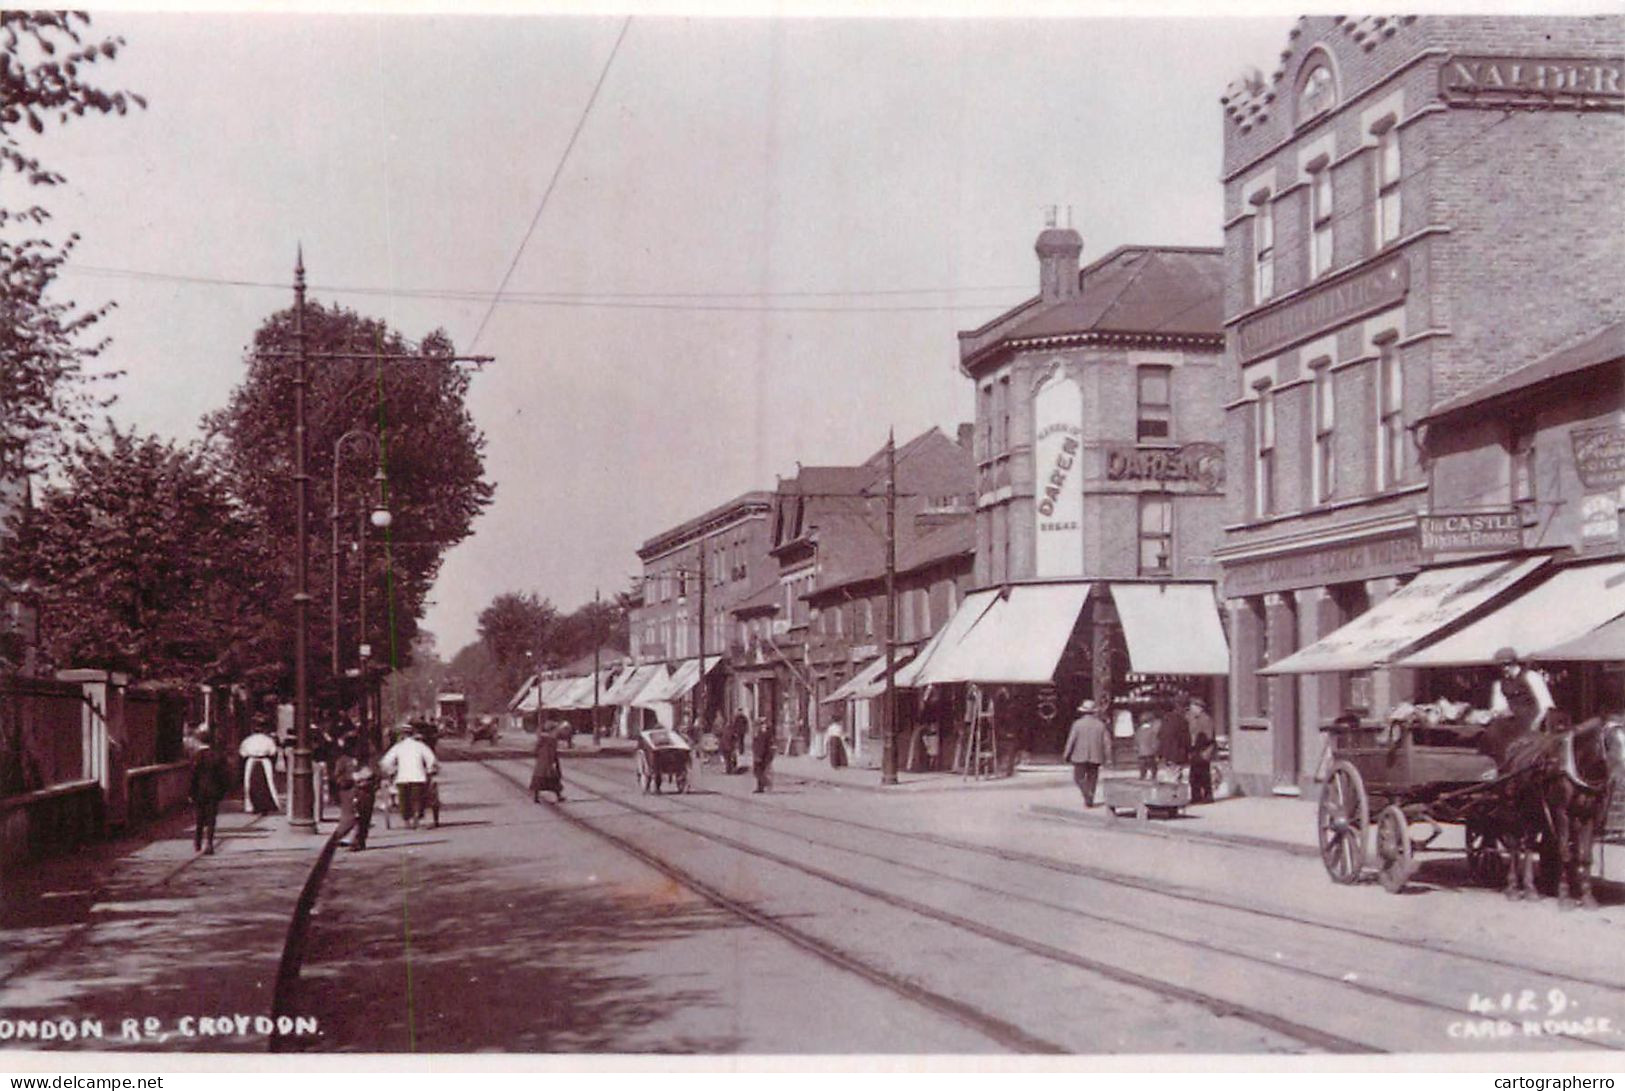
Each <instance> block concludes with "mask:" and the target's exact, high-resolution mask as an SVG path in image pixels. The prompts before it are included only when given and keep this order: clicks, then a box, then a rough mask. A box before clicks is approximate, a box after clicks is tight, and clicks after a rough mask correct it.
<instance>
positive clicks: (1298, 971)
mask: <svg viewBox="0 0 1625 1091" xmlns="http://www.w3.org/2000/svg"><path fill="white" fill-rule="evenodd" d="M577 779H578V780H579V778H577ZM592 779H595V780H596V779H599V778H597V777H593V778H592ZM669 798H670V799H671V801H672V802H673V803H674V804H675V805H677V806H680V807H683V808H685V809H689V810H693V811H696V812H698V813H701V814H706V815H710V816H713V817H717V818H731V817H733V816H732V815H728V814H725V813H724V812H721V811H717V810H713V809H710V808H707V807H704V806H701V805H700V804H698V803H696V802H694V800H693V797H688V796H671V797H669ZM774 809H777V808H774ZM784 810H791V809H790V808H784ZM645 813H647V812H645ZM794 813H799V814H807V813H808V812H794ZM814 817H816V816H814ZM682 828H683V829H685V830H688V831H689V832H693V833H700V832H701V831H698V830H693V829H692V827H687V826H684V827H682ZM757 828H764V827H760V826H758V827H757ZM766 828H768V829H771V830H772V832H774V833H777V834H780V835H781V836H785V837H793V838H796V839H798V840H801V841H805V842H806V843H808V844H810V845H816V846H818V847H820V848H826V849H834V850H836V851H839V852H845V853H848V854H850V855H853V856H858V857H862V858H864V859H867V860H873V861H875V862H877V863H882V864H885V865H887V866H888V867H894V868H904V869H907V870H909V871H913V872H917V873H919V874H921V875H923V876H926V877H928V878H931V879H938V880H948V881H951V882H954V883H958V884H960V885H962V886H965V887H968V888H969V889H972V890H976V891H979V892H981V893H986V894H992V895H995V896H997V897H1000V898H1003V899H1007V900H1012V901H1018V902H1023V903H1026V904H1028V905H1032V906H1035V907H1037V908H1040V909H1044V910H1048V911H1050V912H1055V913H1060V914H1063V915H1065V916H1068V917H1073V918H1076V919H1079V920H1085V921H1091V922H1094V923H1098V924H1105V925H1110V926H1113V927H1116V928H1123V929H1127V930H1129V931H1132V932H1135V933H1138V934H1140V935H1143V936H1147V937H1151V938H1155V939H1160V940H1163V941H1166V942H1169V943H1173V944H1177V945H1180V946H1183V947H1189V948H1191V949H1192V950H1193V951H1195V952H1215V951H1216V952H1219V953H1221V954H1224V955H1226V956H1227V957H1229V958H1232V959H1236V960H1238V961H1241V962H1244V963H1248V964H1251V965H1254V966H1257V967H1259V968H1261V969H1263V970H1266V971H1269V972H1272V973H1287V974H1292V975H1295V976H1299V977H1304V978H1307V979H1309V980H1311V981H1316V982H1319V983H1322V984H1329V985H1333V986H1336V987H1339V988H1346V989H1350V990H1352V991H1354V992H1358V993H1362V994H1364V995H1367V996H1370V997H1372V998H1374V999H1378V1000H1384V1001H1387V1002H1389V1003H1396V1004H1403V1005H1406V1006H1409V1007H1415V1008H1421V1009H1425V1010H1428V1011H1433V1012H1438V1013H1441V1014H1444V1015H1451V1016H1460V1015H1461V1014H1462V1012H1461V1009H1460V1008H1459V1007H1456V1006H1451V1005H1448V1004H1443V1003H1440V1002H1439V1001H1436V1000H1430V999H1428V998H1426V997H1421V996H1415V995H1412V994H1409V993H1403V992H1398V991H1395V990H1393V989H1389V988H1385V987H1383V986H1380V985H1373V984H1370V983H1369V982H1365V981H1359V980H1353V981H1351V980H1348V979H1347V978H1346V977H1345V976H1343V975H1340V974H1337V973H1335V972H1331V971H1325V970H1317V969H1314V968H1312V967H1309V966H1301V965H1294V964H1292V963H1285V962H1281V961H1277V960H1275V959H1271V958H1265V957H1263V956H1261V955H1258V954H1254V953H1252V952H1250V951H1247V950H1245V949H1243V948H1240V947H1237V946H1234V945H1226V944H1223V943H1221V942H1220V941H1218V940H1216V939H1214V938H1213V937H1211V936H1206V937H1201V938H1197V937H1193V936H1188V935H1181V934H1179V933H1177V932H1173V931H1169V930H1166V929H1161V928H1156V927H1153V926H1150V925H1147V924H1144V923H1140V922H1136V921H1133V920H1128V919H1125V918H1124V917H1123V916H1121V915H1115V914H1108V913H1097V912H1092V911H1090V910H1086V909H1080V908H1078V907H1077V906H1074V905H1063V904H1061V903H1058V902H1054V901H1050V900H1047V899H1044V898H1036V897H1033V896H1031V895H1027V894H1023V893H1020V892H1018V891H1014V890H1011V889H1009V888H1007V887H1000V886H992V885H989V884H987V883H980V882H977V881H975V880H972V879H966V878H964V877H962V876H958V875H951V874H948V873H946V872H942V871H938V870H935V869H933V868H929V867H925V866H923V865H920V864H916V863H914V862H912V861H909V860H905V859H901V858H899V857H896V856H888V855H885V854H883V853H879V852H874V851H870V850H866V849H862V848H856V847H853V846H851V845H846V844H841V843H837V842H834V841H828V840H823V839H820V838H816V837H811V836H808V835H807V834H806V833H805V832H804V831H800V830H785V829H779V828H776V827H766ZM895 836H899V837H904V836H906V835H902V834H897V835H895ZM734 847H740V846H739V845H737V844H736V845H734ZM745 851H750V850H749V849H746V850H745ZM774 858H776V857H774ZM1397 945H1398V946H1404V944H1397ZM1451 957H1462V956H1451ZM1615 990H1616V991H1621V990H1618V988H1617V986H1616V987H1615ZM1552 1038H1553V1039H1555V1040H1558V1041H1568V1042H1572V1043H1574V1044H1576V1045H1581V1046H1588V1047H1591V1048H1596V1049H1615V1048H1618V1047H1613V1046H1608V1045H1606V1044H1604V1043H1602V1042H1599V1041H1597V1040H1595V1039H1592V1038H1582V1037H1579V1036H1574V1035H1553V1036H1552Z"/></svg>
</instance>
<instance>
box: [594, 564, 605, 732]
mask: <svg viewBox="0 0 1625 1091" xmlns="http://www.w3.org/2000/svg"><path fill="white" fill-rule="evenodd" d="M598 603H599V595H598V588H596V587H595V588H593V589H592V605H593V612H592V620H593V626H592V629H593V632H592V744H593V746H595V747H596V746H597V745H598V667H599V664H598V655H599V651H598V649H599V648H601V647H602V646H603V643H604V641H603V634H602V633H600V632H599V631H598V620H599V613H598Z"/></svg>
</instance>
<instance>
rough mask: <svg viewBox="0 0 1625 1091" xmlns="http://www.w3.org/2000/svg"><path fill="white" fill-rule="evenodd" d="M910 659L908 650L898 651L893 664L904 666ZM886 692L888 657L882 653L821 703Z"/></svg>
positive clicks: (837, 702)
mask: <svg viewBox="0 0 1625 1091" xmlns="http://www.w3.org/2000/svg"><path fill="white" fill-rule="evenodd" d="M908 661H909V653H908V652H897V653H895V655H894V658H893V666H894V667H902V666H903V664H905V663H907V662H908ZM900 673H901V672H899V674H900ZM898 685H902V682H901V681H899V682H898ZM884 692H886V657H885V656H883V655H881V656H876V657H875V658H874V659H873V660H871V661H870V662H869V663H868V664H867V665H866V666H865V667H864V668H863V669H862V670H860V671H859V672H858V673H856V674H854V675H853V676H852V677H851V678H848V679H847V680H846V681H845V682H843V683H842V684H841V685H840V686H839V687H837V688H836V690H835V692H833V693H831V694H830V695H829V696H828V697H825V698H824V699H823V700H822V701H820V702H819V704H823V705H833V704H839V703H840V702H842V701H854V700H862V699H865V698H869V697H878V696H879V695H880V694H882V693H884Z"/></svg>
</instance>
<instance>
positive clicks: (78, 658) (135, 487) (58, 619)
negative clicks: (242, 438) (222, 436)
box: [4, 427, 266, 682]
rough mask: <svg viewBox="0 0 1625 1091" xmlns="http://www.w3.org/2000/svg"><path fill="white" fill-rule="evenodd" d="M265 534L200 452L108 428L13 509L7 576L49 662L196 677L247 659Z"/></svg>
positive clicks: (255, 638)
mask: <svg viewBox="0 0 1625 1091" xmlns="http://www.w3.org/2000/svg"><path fill="white" fill-rule="evenodd" d="M262 543H263V535H261V534H260V533H259V530H258V528H257V526H256V525H255V523H254V522H253V520H252V519H251V518H250V517H249V514H248V513H247V512H246V511H244V509H243V508H242V506H241V505H240V504H239V503H238V502H237V501H236V500H235V499H234V498H233V497H232V495H231V491H230V489H229V488H228V486H227V483H226V480H225V478H224V477H223V475H222V474H221V472H220V469H219V467H218V466H216V465H215V464H213V462H212V461H211V459H210V458H209V457H208V454H207V452H206V451H204V450H203V449H202V448H200V447H198V446H195V445H194V446H188V447H182V446H177V445H176V444H174V443H173V442H166V441H162V440H159V439H157V438H156V437H153V436H141V435H138V434H137V433H136V432H134V431H129V432H121V431H118V430H117V429H115V428H112V427H109V430H108V432H107V434H106V436H105V437H103V438H102V440H101V442H98V443H83V444H81V445H79V446H78V447H77V449H76V450H75V452H74V453H73V454H71V455H70V456H69V458H68V459H67V460H66V461H65V462H64V464H63V466H62V481H61V483H60V484H59V485H54V486H50V487H47V488H46V489H45V490H44V491H43V493H42V495H41V498H40V502H39V504H38V505H37V507H36V508H35V509H34V510H33V511H31V512H28V513H26V514H25V515H24V516H23V517H22V518H21V519H20V521H19V525H18V527H17V536H16V540H15V541H14V542H13V543H12V544H11V546H10V547H9V548H8V549H7V551H6V554H5V557H4V574H5V575H6V577H7V578H8V579H12V580H16V581H22V580H29V581H31V582H32V583H33V584H34V585H35V587H36V589H37V590H38V593H39V595H40V598H41V601H42V605H43V609H42V616H41V625H40V628H41V643H42V645H43V648H42V651H43V653H44V655H45V658H46V659H47V660H48V661H49V662H50V663H52V664H53V665H55V666H57V667H80V666H100V667H106V668H112V669H119V670H127V671H130V672H132V673H134V674H136V675H137V676H138V677H140V678H142V679H143V680H163V681H183V682H196V681H203V680H206V679H210V678H214V677H217V676H220V675H222V674H226V673H233V674H234V673H236V672H235V668H236V666H238V661H240V660H251V659H252V658H253V654H252V650H253V648H254V647H255V646H256V644H257V643H258V642H259V641H260V640H261V639H262V631H261V624H260V619H261V617H262V616H263V611H262V603H263V601H264V597H265V590H266V589H265V587H264V584H263V573H264V571H265V563H264V554H263V549H262Z"/></svg>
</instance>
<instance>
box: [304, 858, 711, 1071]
mask: <svg viewBox="0 0 1625 1091" xmlns="http://www.w3.org/2000/svg"><path fill="white" fill-rule="evenodd" d="M398 859H399V861H400V862H399V863H398V864H397V863H396V861H395V859H391V861H390V864H391V866H389V867H385V868H367V869H365V870H363V869H361V868H344V867H342V866H340V867H336V868H335V869H334V872H333V874H332V875H330V876H329V877H328V885H327V889H326V890H325V891H324V893H323V896H322V901H321V902H320V903H319V905H318V917H317V920H316V923H315V925H314V927H313V929H312V933H311V941H310V948H309V950H308V952H307V954H306V957H305V965H304V969H303V972H302V975H301V980H300V983H299V986H298V989H297V990H296V993H295V998H294V1001H293V1004H292V1005H291V1010H292V1011H293V1012H294V1013H295V1014H298V1015H314V1016H317V1017H318V1019H319V1021H320V1024H321V1031H322V1034H321V1040H320V1041H318V1042H314V1043H307V1047H308V1048H311V1049H317V1050H329V1049H331V1050H344V1051H359V1052H369V1053H372V1052H389V1053H405V1052H414V1051H415V1052H437V1053H456V1052H470V1051H476V1050H500V1051H504V1052H513V1053H566V1052H568V1053H576V1052H618V1051H624V1050H625V1049H626V1048H627V1043H628V1041H629V1040H631V1039H632V1038H633V1037H634V1032H636V1031H638V1030H639V1029H640V1028H647V1027H649V1026H651V1025H652V1024H655V1023H656V1022H657V1021H660V1020H665V1019H668V1018H669V1017H670V1016H671V1015H672V1014H673V1012H675V1011H680V1010H682V1009H685V1008H688V1007H692V1006H695V1005H699V1006H702V1007H704V1006H716V1005H725V1004H727V1003H728V998H727V997H720V996H717V995H715V994H714V993H713V992H711V991H709V990H701V989H683V988H678V989H673V988H671V987H670V985H669V983H670V982H671V981H672V980H673V979H674V978H675V979H677V980H681V975H680V974H674V973H673V972H672V968H671V967H670V966H669V965H665V966H663V964H662V962H661V959H660V957H659V956H658V954H657V953H655V952H656V951H657V949H658V948H660V947H661V946H662V945H665V944H669V943H671V942H672V941H673V940H676V939H680V938H682V937H684V936H688V935H692V934H695V933H698V932H702V931H707V930H714V929H718V928H726V927H730V926H733V922H732V921H731V919H730V918H727V917H725V916H723V915H722V914H721V913H720V912H719V911H716V910H713V909H711V908H710V907H709V906H705V905H691V904H689V903H687V901H686V899H685V900H681V901H679V900H676V899H674V898H672V897H670V896H669V895H668V896H664V897H662V896H658V894H656V895H653V896H651V897H648V898H637V897H631V896H628V895H626V894H624V893H616V892H614V891H612V890H609V889H602V890H595V889H587V890H583V889H580V888H579V887H576V886H567V885H563V884H562V883H558V882H549V881H548V880H547V878H546V877H545V876H543V875H538V874H537V862H536V861H522V862H515V861H512V860H508V861H497V862H494V863H492V864H485V863H477V862H471V861H467V860H458V861H445V862H435V861H433V860H424V859H422V858H420V857H401V858H398ZM718 946H719V947H720V946H722V945H718ZM724 949H725V948H724ZM640 953H647V957H648V965H649V975H648V976H644V975H641V974H632V973H626V972H616V970H615V969H614V967H615V966H616V965H617V964H618V963H619V964H622V965H624V964H625V962H626V961H627V960H628V959H629V958H630V957H633V956H636V955H638V954H640ZM657 973H658V974H659V975H660V976H659V978H658V979H657V978H656V977H655V975H656V974H657ZM707 1021H708V1022H711V1023H712V1024H713V1025H714V1023H715V1020H714V1019H713V1020H707ZM736 1047H737V1042H736V1041H735V1040H734V1039H733V1038H731V1037H727V1036H689V1035H683V1034H681V1033H680V1032H674V1033H673V1034H670V1035H666V1036H661V1037H658V1040H657V1041H656V1042H655V1043H654V1044H651V1045H648V1046H646V1047H645V1048H647V1049H650V1050H658V1051H660V1052H671V1053H689V1052H694V1053H725V1052H729V1051H730V1050H732V1049H734V1048H736Z"/></svg>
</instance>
